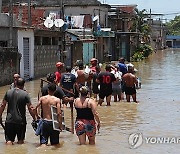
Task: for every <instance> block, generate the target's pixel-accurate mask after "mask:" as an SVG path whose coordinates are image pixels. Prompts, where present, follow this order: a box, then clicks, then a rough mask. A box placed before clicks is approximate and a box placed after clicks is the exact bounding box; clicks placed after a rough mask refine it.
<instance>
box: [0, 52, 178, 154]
mask: <svg viewBox="0 0 180 154" xmlns="http://www.w3.org/2000/svg"><path fill="white" fill-rule="evenodd" d="M179 59H180V49H167V50H163V51H158V52H156V53H153V55H151V56H150V57H149V58H148V59H146V60H144V61H142V62H138V63H133V64H134V65H135V67H136V68H137V69H138V72H137V76H139V77H140V78H141V81H142V88H141V89H139V90H137V100H138V101H140V103H139V104H135V103H127V102H125V101H122V102H116V103H114V102H112V103H111V107H106V106H105V103H104V104H103V106H102V107H99V106H98V111H99V115H100V119H101V123H102V124H101V129H100V133H98V134H97V135H96V145H95V146H90V145H85V146H80V145H79V144H78V138H77V136H76V135H75V134H71V133H69V132H67V131H63V132H61V134H60V146H59V147H58V148H55V147H52V146H48V147H46V148H39V147H38V146H39V137H38V136H35V134H34V131H33V129H32V127H31V125H30V123H31V120H32V119H31V117H30V116H29V113H27V121H28V124H27V134H26V142H25V144H23V145H17V144H15V145H14V146H6V145H5V144H4V131H3V129H2V128H1V127H0V149H1V150H0V153H8V154H11V153H13V154H14V153H18V154H26V153H27V154H31V153H33V154H34V153H35V154H36V153H38V154H41V153H43V154H45V153H48V154H51V153H61V154H81V153H82V154H84V153H86V154H92V153H95V154H121V153H123V154H124V153H128V154H129V153H149V154H152V153H180V148H179V147H180V139H179V142H176V143H175V142H173V143H172V142H166V143H164V144H163V143H156V140H155V138H156V137H164V138H178V137H179V138H180V122H179V121H180V97H179V93H180V92H179V91H180V77H179V74H180V60H179ZM39 86H40V80H34V81H30V82H26V89H27V90H28V92H29V93H30V96H31V100H32V103H33V104H36V103H37V94H38V91H39ZM7 89H9V86H3V87H0V100H2V99H3V96H4V94H5V91H6V90H7ZM5 114H6V111H5V112H4V114H3V120H4V119H5V116H6V115H5ZM65 122H66V125H67V126H70V109H69V108H66V109H65ZM132 133H142V135H143V144H142V145H141V146H139V147H137V148H136V149H134V148H132V147H131V146H130V144H129V143H128V138H129V135H130V134H132ZM147 137H152V138H153V139H154V140H151V141H152V142H150V143H146V142H145V138H147Z"/></svg>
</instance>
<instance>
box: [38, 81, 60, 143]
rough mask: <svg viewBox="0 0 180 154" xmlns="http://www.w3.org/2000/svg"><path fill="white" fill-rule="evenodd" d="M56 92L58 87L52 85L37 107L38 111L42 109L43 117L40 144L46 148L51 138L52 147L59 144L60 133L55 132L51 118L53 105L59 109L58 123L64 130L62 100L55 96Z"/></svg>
mask: <svg viewBox="0 0 180 154" xmlns="http://www.w3.org/2000/svg"><path fill="white" fill-rule="evenodd" d="M55 91H56V85H55V84H54V83H51V84H50V85H49V87H48V95H46V96H42V97H41V98H40V99H39V103H38V105H37V106H36V111H39V110H38V108H39V107H40V108H41V111H42V115H41V116H39V115H38V114H37V117H41V119H42V121H41V122H42V125H41V132H40V144H41V146H45V145H47V144H48V138H49V137H50V142H51V145H57V144H59V131H57V130H53V122H52V116H51V105H52V106H55V107H57V115H58V122H59V125H60V129H61V128H62V116H61V102H60V99H59V98H57V97H55V96H53V95H54V92H55Z"/></svg>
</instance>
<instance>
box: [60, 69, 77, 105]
mask: <svg viewBox="0 0 180 154" xmlns="http://www.w3.org/2000/svg"><path fill="white" fill-rule="evenodd" d="M75 83H76V76H75V75H74V74H72V73H71V67H70V66H67V67H66V73H63V74H62V76H61V81H60V85H61V86H62V88H64V89H66V90H68V91H69V92H68V91H65V90H63V91H64V93H65V95H66V96H67V97H68V98H72V101H70V102H69V103H70V106H72V105H73V104H72V103H73V101H74V100H73V97H74V93H73V92H74V87H75Z"/></svg>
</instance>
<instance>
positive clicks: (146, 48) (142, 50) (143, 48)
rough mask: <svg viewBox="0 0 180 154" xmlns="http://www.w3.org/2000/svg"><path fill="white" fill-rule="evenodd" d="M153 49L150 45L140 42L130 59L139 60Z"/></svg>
mask: <svg viewBox="0 0 180 154" xmlns="http://www.w3.org/2000/svg"><path fill="white" fill-rule="evenodd" d="M152 51H153V49H152V47H151V46H150V45H147V44H141V45H140V46H139V47H138V48H137V49H136V50H135V51H134V54H133V56H132V61H141V60H143V59H144V58H147V57H148V56H149V55H150V54H151V53H152Z"/></svg>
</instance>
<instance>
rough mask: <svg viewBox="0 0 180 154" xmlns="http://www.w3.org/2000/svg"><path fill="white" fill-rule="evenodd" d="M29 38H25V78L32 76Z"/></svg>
mask: <svg viewBox="0 0 180 154" xmlns="http://www.w3.org/2000/svg"><path fill="white" fill-rule="evenodd" d="M29 59H30V57H29V38H23V60H24V79H25V80H28V79H29V78H30V69H29V62H30V60H29Z"/></svg>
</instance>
